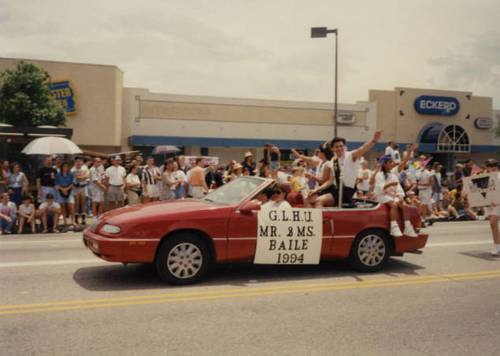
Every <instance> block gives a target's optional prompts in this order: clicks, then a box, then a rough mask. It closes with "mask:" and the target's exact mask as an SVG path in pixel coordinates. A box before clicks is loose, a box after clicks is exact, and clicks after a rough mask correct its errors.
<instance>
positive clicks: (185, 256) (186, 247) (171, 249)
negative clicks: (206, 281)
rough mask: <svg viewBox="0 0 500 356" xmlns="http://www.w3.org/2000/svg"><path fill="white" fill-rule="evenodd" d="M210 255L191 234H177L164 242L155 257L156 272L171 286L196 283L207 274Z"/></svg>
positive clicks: (202, 243) (197, 238)
mask: <svg viewBox="0 0 500 356" xmlns="http://www.w3.org/2000/svg"><path fill="white" fill-rule="evenodd" d="M209 262H210V253H209V250H208V248H207V246H206V245H205V243H204V242H203V241H202V240H201V239H200V238H199V237H197V236H195V235H191V234H178V235H174V236H172V237H170V238H168V240H166V241H165V242H164V243H163V244H162V245H161V247H160V250H159V251H158V254H157V256H156V262H155V263H156V270H157V271H158V274H159V275H160V277H161V279H162V280H164V281H165V282H168V283H171V284H191V283H195V282H198V281H199V280H200V279H201V278H203V276H204V275H205V273H206V272H207V269H208V265H209Z"/></svg>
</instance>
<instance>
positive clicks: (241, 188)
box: [203, 177, 264, 205]
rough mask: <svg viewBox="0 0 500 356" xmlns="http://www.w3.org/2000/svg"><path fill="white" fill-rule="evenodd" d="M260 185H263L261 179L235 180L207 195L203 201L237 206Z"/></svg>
mask: <svg viewBox="0 0 500 356" xmlns="http://www.w3.org/2000/svg"><path fill="white" fill-rule="evenodd" d="M262 183H264V180H263V179H261V178H255V177H241V178H237V179H235V180H233V181H231V182H229V183H227V184H224V185H223V186H221V187H219V188H217V189H216V190H214V191H213V192H211V193H208V194H207V195H206V196H205V197H204V198H203V200H207V201H210V202H214V203H220V204H230V205H233V204H237V203H239V202H240V201H241V200H242V199H243V198H245V197H246V196H247V195H249V194H250V193H251V192H253V191H254V190H255V189H256V188H257V187H258V186H259V185H261V184H262Z"/></svg>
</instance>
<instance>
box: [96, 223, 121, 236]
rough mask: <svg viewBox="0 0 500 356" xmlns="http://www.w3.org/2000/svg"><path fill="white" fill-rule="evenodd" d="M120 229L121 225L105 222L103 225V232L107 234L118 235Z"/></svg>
mask: <svg viewBox="0 0 500 356" xmlns="http://www.w3.org/2000/svg"><path fill="white" fill-rule="evenodd" d="M120 231H121V229H120V227H119V226H116V225H111V224H104V225H103V227H101V232H105V233H107V234H112V235H117V234H119V233H120Z"/></svg>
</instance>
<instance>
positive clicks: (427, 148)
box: [129, 135, 500, 153]
mask: <svg viewBox="0 0 500 356" xmlns="http://www.w3.org/2000/svg"><path fill="white" fill-rule="evenodd" d="M267 142H270V143H272V144H275V145H276V146H278V147H280V148H304V149H306V148H307V149H315V148H317V147H318V146H319V145H320V144H322V143H323V142H325V141H316V140H277V139H268V138H267V139H257V138H219V137H181V136H148V135H133V136H130V137H129V143H130V145H131V146H158V145H176V146H201V147H259V148H261V147H264V144H265V143H267ZM363 143H364V142H359V141H358V142H357V141H352V142H349V141H348V142H347V148H348V149H349V150H353V149H356V148H359V147H360V146H361V145H362V144H363ZM407 144H408V142H400V143H399V146H400V149H401V151H403V150H405V148H406V145H407ZM410 144H411V143H410ZM386 146H387V142H378V143H377V144H375V146H374V147H373V148H372V149H373V150H375V151H383V150H384V149H385V147H386ZM499 149H500V147H499V146H495V145H472V146H471V152H472V153H478V152H483V153H494V152H498V151H499ZM418 151H420V152H429V153H432V152H437V146H436V144H434V143H421V144H420V145H419V148H418Z"/></svg>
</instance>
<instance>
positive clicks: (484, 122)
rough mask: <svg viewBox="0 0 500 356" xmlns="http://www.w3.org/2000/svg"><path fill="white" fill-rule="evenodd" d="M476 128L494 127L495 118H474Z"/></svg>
mask: <svg viewBox="0 0 500 356" xmlns="http://www.w3.org/2000/svg"><path fill="white" fill-rule="evenodd" d="M474 126H475V127H476V129H491V128H492V127H493V120H491V118H489V117H478V118H477V119H475V120H474Z"/></svg>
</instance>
